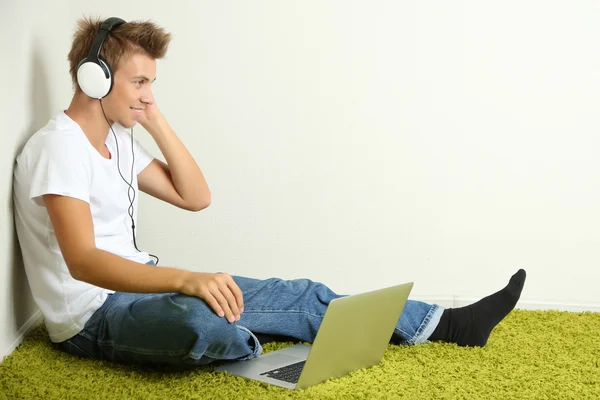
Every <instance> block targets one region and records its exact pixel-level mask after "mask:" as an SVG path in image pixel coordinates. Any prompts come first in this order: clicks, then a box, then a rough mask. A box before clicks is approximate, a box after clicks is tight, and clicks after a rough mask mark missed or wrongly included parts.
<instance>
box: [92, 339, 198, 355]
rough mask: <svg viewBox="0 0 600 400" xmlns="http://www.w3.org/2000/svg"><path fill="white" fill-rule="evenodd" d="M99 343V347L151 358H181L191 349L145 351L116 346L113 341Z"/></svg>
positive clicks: (138, 348)
mask: <svg viewBox="0 0 600 400" xmlns="http://www.w3.org/2000/svg"><path fill="white" fill-rule="evenodd" d="M97 343H98V346H101V347H111V348H113V349H115V350H118V351H128V352H130V353H135V354H143V355H151V356H181V355H184V354H187V353H189V349H178V350H149V349H144V348H140V347H130V346H123V345H117V346H115V342H114V341H112V340H110V341H99V342H97Z"/></svg>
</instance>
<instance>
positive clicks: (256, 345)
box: [237, 325, 263, 361]
mask: <svg viewBox="0 0 600 400" xmlns="http://www.w3.org/2000/svg"><path fill="white" fill-rule="evenodd" d="M237 327H238V329H241V330H243V331H244V332H248V335H250V337H251V338H252V340H254V351H253V352H252V354H250V355H248V356H246V357H242V358H238V360H240V361H243V360H250V359H252V358H256V357H258V356H259V355H261V354H262V352H263V348H262V346H261V345H260V342H259V341H258V338H257V337H256V336H255V335H254V333H252V332H251V331H250V329H248V328H246V327H244V326H241V325H238V326H237Z"/></svg>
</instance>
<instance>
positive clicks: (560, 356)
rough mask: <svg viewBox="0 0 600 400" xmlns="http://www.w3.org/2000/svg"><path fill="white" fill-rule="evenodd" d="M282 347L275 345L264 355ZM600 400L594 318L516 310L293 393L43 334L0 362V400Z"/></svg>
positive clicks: (598, 329)
mask: <svg viewBox="0 0 600 400" xmlns="http://www.w3.org/2000/svg"><path fill="white" fill-rule="evenodd" d="M286 345H288V344H282V343H276V344H275V343H271V344H267V345H266V346H265V351H271V350H274V349H277V348H280V347H283V346H286ZM4 398H6V399H32V398H33V399H37V398H39V399H86V400H87V399H96V398H98V399H145V400H146V399H284V398H285V399H287V398H293V399H354V398H356V399H396V398H407V399H466V398H468V399H578V400H579V399H600V313H589V312H586V313H569V312H558V311H523V310H515V311H513V312H512V313H511V314H510V315H509V316H508V317H507V318H506V319H505V320H504V321H502V322H501V323H500V325H498V326H497V327H496V329H495V330H494V332H493V333H492V336H491V337H490V340H489V342H488V345H487V346H486V347H483V348H461V347H458V346H455V345H452V344H448V343H430V344H425V345H419V346H412V347H409V346H393V345H390V346H389V348H388V350H387V351H386V353H385V357H384V359H383V361H382V363H381V364H380V365H377V366H375V367H372V368H369V369H367V370H360V371H355V372H354V373H352V374H350V375H348V376H346V377H343V378H341V379H334V380H329V381H328V382H326V383H324V384H321V385H317V386H313V387H311V388H309V389H307V390H304V391H289V390H286V389H281V388H278V387H274V386H270V385H266V384H262V383H259V382H254V381H248V380H245V379H243V378H238V377H235V376H232V375H229V374H223V373H215V372H212V370H211V368H210V367H202V368H197V369H194V370H191V371H186V372H164V371H163V372H160V371H156V370H148V369H144V368H141V367H134V366H125V365H120V364H115V363H109V362H101V361H94V360H89V359H81V358H78V357H74V356H71V355H68V354H64V353H61V352H59V351H57V350H54V349H53V348H52V347H51V346H50V344H49V339H48V335H47V333H46V331H45V329H44V328H43V327H42V326H40V327H38V328H36V329H35V330H33V331H32V333H31V334H30V335H29V336H28V337H27V338H26V339H25V340H24V341H23V343H22V344H21V345H20V346H19V347H18V348H17V350H15V351H14V352H13V354H11V355H10V356H8V357H7V358H5V360H4V361H3V362H2V364H0V399H4Z"/></svg>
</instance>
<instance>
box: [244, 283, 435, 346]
mask: <svg viewBox="0 0 600 400" xmlns="http://www.w3.org/2000/svg"><path fill="white" fill-rule="evenodd" d="M233 279H234V280H235V282H236V283H237V285H238V286H239V287H240V289H241V291H242V293H243V294H244V312H243V313H242V315H241V318H240V321H239V322H237V324H239V325H242V326H244V327H246V328H248V329H249V330H250V331H252V332H253V333H255V334H256V335H257V336H258V337H259V338H261V339H263V338H264V339H266V340H267V341H268V340H272V339H279V338H284V339H293V340H299V341H306V342H312V341H313V340H314V338H315V336H316V334H317V331H318V330H319V326H320V325H321V321H322V320H323V316H324V315H325V311H326V310H327V306H328V305H329V303H330V302H331V301H332V300H333V299H335V298H338V297H343V296H342V295H338V294H336V293H334V292H333V291H332V290H331V289H329V288H328V287H327V286H325V285H323V284H321V283H318V282H313V281H311V280H308V279H295V280H282V279H278V278H271V279H266V280H258V279H252V278H245V277H239V276H234V277H233ZM442 313H443V309H442V308H441V307H439V306H437V305H432V304H426V303H423V302H420V301H413V300H408V301H407V302H406V306H405V307H404V311H403V312H402V315H401V317H400V320H399V321H398V324H397V325H396V329H395V330H394V333H393V336H392V338H391V340H392V341H393V342H399V343H407V344H418V343H423V342H425V341H426V340H427V338H428V337H429V336H430V335H431V333H432V332H433V331H434V329H435V327H436V326H437V324H438V321H439V320H440V318H441V316H442ZM263 343H264V342H263Z"/></svg>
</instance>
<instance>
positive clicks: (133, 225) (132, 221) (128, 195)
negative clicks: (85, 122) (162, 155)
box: [98, 99, 159, 265]
mask: <svg viewBox="0 0 600 400" xmlns="http://www.w3.org/2000/svg"><path fill="white" fill-rule="evenodd" d="M98 101H99V102H100V108H102V114H103V115H104V119H105V120H106V123H107V124H108V126H109V128H110V130H111V131H112V133H113V136H114V138H115V145H116V147H117V170H118V171H119V175H121V179H123V182H125V183H126V184H127V185H128V186H129V187H128V188H127V198H128V199H129V207H128V208H127V214H129V218H131V230H132V236H133V245H134V246H135V249H136V250H137V251H139V252H140V253H141V251H140V249H138V247H137V243H136V240H135V222H134V220H133V211H134V210H133V202H134V200H135V188H134V187H133V186H132V185H131V183H133V167H134V165H135V152H134V150H133V126H132V127H131V135H130V136H131V155H132V158H133V160H132V162H131V183H129V182H127V180H126V179H125V178H124V177H123V174H122V173H121V167H120V158H119V141H118V140H117V135H116V134H115V131H114V130H113V127H112V125H111V124H110V122H109V121H108V118H107V117H106V113H105V112H104V106H103V105H102V99H98ZM130 190H131V191H133V197H132V196H131V192H130ZM148 255H149V256H150V257H154V258H156V263H155V264H154V265H158V260H159V258H158V257H157V256H155V255H154V254H150V253H148Z"/></svg>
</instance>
